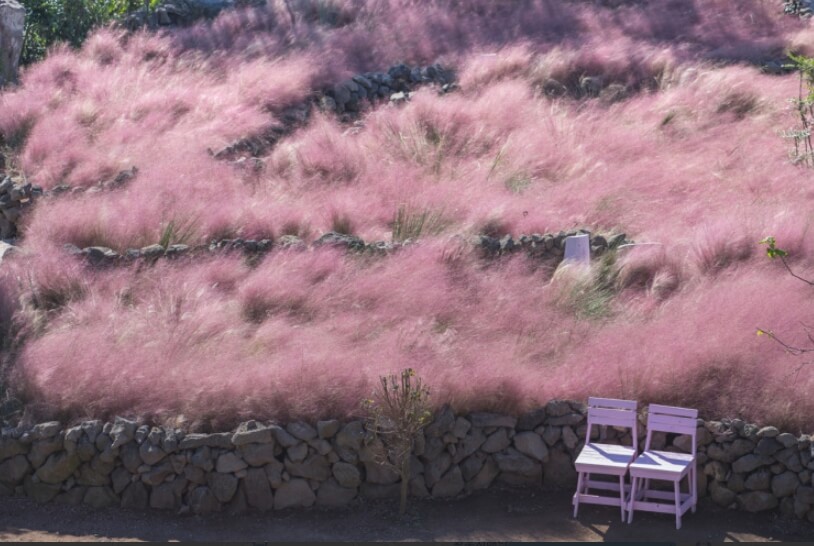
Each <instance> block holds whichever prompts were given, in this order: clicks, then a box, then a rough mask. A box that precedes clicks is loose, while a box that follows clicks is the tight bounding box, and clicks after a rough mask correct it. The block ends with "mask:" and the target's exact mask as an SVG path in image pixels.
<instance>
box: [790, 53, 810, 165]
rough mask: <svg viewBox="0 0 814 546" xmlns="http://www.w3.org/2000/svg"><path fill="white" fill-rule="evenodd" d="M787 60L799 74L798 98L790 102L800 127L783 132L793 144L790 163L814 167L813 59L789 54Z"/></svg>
mask: <svg viewBox="0 0 814 546" xmlns="http://www.w3.org/2000/svg"><path fill="white" fill-rule="evenodd" d="M789 59H790V60H791V63H792V64H791V65H789V66H790V67H791V68H795V69H797V70H798V71H799V73H800V88H799V91H798V97H797V98H796V99H792V101H791V102H792V104H793V105H794V108H795V110H796V111H797V113H798V115H799V116H800V127H799V128H797V129H792V130H790V131H785V132H784V136H785V137H786V138H790V139H792V141H793V142H794V151H793V152H792V161H794V163H796V164H802V165H804V166H806V167H814V142H812V138H811V131H812V127H814V58H812V57H805V56H803V55H795V54H793V53H790V54H789Z"/></svg>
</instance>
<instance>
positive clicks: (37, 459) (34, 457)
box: [28, 436, 63, 468]
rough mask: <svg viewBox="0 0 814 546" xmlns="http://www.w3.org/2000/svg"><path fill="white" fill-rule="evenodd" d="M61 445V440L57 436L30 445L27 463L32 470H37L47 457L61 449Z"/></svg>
mask: <svg viewBox="0 0 814 546" xmlns="http://www.w3.org/2000/svg"><path fill="white" fill-rule="evenodd" d="M62 444H63V442H62V438H60V437H59V436H54V437H53V438H46V439H43V440H36V441H35V442H34V443H33V444H31V450H30V451H29V452H28V461H29V462H30V463H31V466H33V467H34V468H39V467H40V466H42V464H43V463H44V462H45V460H46V459H48V456H49V455H51V454H52V453H56V452H57V451H59V450H61V449H62Z"/></svg>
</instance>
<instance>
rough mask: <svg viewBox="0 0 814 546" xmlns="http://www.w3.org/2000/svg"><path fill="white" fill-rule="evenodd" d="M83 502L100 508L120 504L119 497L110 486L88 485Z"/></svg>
mask: <svg viewBox="0 0 814 546" xmlns="http://www.w3.org/2000/svg"><path fill="white" fill-rule="evenodd" d="M82 502H84V503H85V504H87V505H88V506H91V507H93V508H97V509H98V508H107V507H109V506H116V505H118V504H119V498H118V497H117V496H116V495H115V494H114V493H113V491H112V490H111V489H110V488H109V487H88V490H87V492H85V497H84V498H83V499H82Z"/></svg>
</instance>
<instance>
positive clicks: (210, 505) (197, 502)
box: [189, 485, 220, 514]
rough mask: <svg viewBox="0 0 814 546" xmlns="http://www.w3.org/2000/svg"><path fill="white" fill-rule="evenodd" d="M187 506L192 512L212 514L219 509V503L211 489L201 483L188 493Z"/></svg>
mask: <svg viewBox="0 0 814 546" xmlns="http://www.w3.org/2000/svg"><path fill="white" fill-rule="evenodd" d="M189 508H190V509H191V510H192V513H193V514H212V513H214V512H219V511H220V503H219V502H218V499H216V498H215V495H214V494H213V493H212V491H210V489H209V488H208V487H206V486H205V485H203V486H199V487H196V488H195V489H193V490H192V492H191V493H190V494H189Z"/></svg>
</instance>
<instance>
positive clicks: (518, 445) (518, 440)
mask: <svg viewBox="0 0 814 546" xmlns="http://www.w3.org/2000/svg"><path fill="white" fill-rule="evenodd" d="M512 441H513V443H514V447H515V449H517V451H519V452H520V453H522V454H524V455H528V456H529V457H532V458H534V459H537V460H538V461H541V462H544V461H546V460H548V448H547V447H546V445H545V442H543V439H542V438H540V436H539V435H538V434H537V433H535V432H521V433H519V434H516V435H515V436H514V438H513V439H512Z"/></svg>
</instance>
